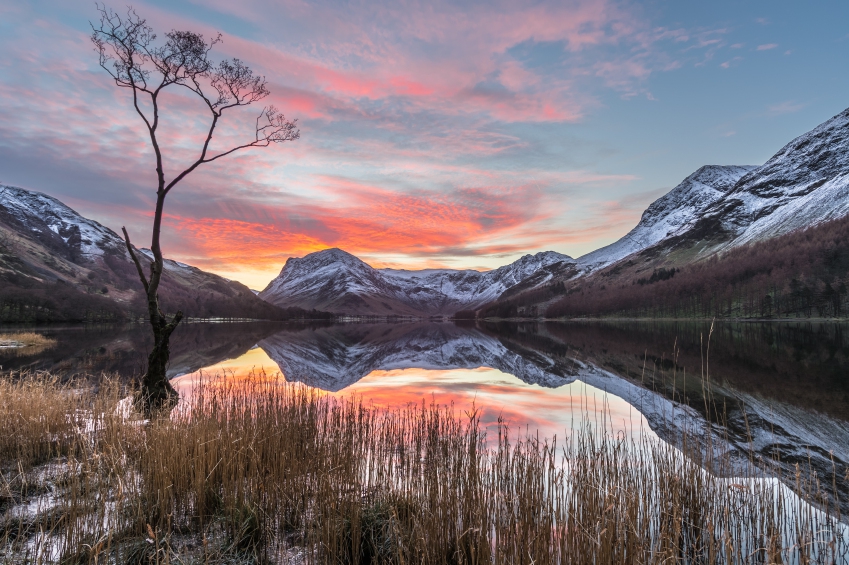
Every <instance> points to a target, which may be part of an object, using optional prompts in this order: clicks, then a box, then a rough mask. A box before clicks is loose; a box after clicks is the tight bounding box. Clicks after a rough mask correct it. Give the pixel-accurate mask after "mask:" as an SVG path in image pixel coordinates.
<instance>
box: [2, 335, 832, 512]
mask: <svg viewBox="0 0 849 565" xmlns="http://www.w3.org/2000/svg"><path fill="white" fill-rule="evenodd" d="M44 333H46V334H48V335H50V336H51V337H53V338H54V339H56V341H57V345H56V346H55V347H54V348H52V349H49V350H44V351H32V352H26V351H17V352H12V351H8V350H7V351H2V352H0V366H2V368H3V369H5V370H9V369H11V370H22V369H29V370H33V371H35V370H48V371H51V372H54V373H58V374H60V375H67V376H72V375H74V374H80V373H86V374H92V373H94V374H100V373H117V374H120V375H122V376H125V377H127V378H130V377H132V375H136V374H139V373H140V372H141V370H142V368H143V366H144V360H145V354H146V350H147V347H149V336H148V334H147V328H146V327H145V326H139V325H135V326H127V327H107V326H89V327H68V328H56V327H52V328H45V329H44ZM260 371H262V372H264V373H265V374H266V375H271V376H275V375H277V376H278V378H280V379H283V380H286V381H289V382H300V383H303V384H304V385H307V386H310V387H315V388H317V389H320V390H321V391H325V392H326V393H327V394H336V395H350V394H356V395H359V396H360V397H361V398H362V399H364V400H365V401H367V402H372V403H374V404H376V405H382V406H400V405H405V404H407V403H410V402H416V403H420V402H422V401H424V402H432V401H433V402H437V403H440V404H453V405H454V407H455V410H456V411H457V412H458V413H462V412H464V411H469V410H472V409H478V410H480V411H481V412H482V415H483V417H482V420H483V422H484V423H485V424H488V425H491V424H493V423H494V422H496V421H498V420H499V419H502V420H503V421H506V422H507V423H508V424H509V425H510V426H511V428H512V429H514V430H518V429H521V430H529V431H537V430H538V431H539V434H540V435H541V436H544V437H549V438H550V437H553V436H555V435H557V436H558V437H562V436H563V435H566V434H568V431H569V430H570V429H571V428H572V427H573V426H574V425H575V423H576V422H582V421H589V422H590V423H591V425H593V426H599V427H604V428H605V429H608V430H611V431H615V432H617V433H619V432H624V433H628V434H634V433H649V434H656V435H657V436H659V437H661V438H662V439H665V440H667V441H670V442H674V441H676V440H677V438H679V437H680V436H681V433H682V431H685V430H692V429H700V430H703V429H709V430H710V433H712V434H713V436H715V439H716V440H717V441H718V442H720V441H721V442H724V443H725V444H726V445H727V446H728V448H729V449H731V450H737V451H738V452H740V453H741V454H751V453H753V452H754V453H755V454H758V455H761V456H764V457H775V456H779V457H780V459H781V462H782V466H783V467H785V468H786V470H787V471H792V468H793V466H794V465H795V464H796V463H801V464H804V465H811V466H813V467H814V468H816V469H817V470H818V471H820V472H821V473H822V474H823V475H824V476H829V477H830V476H831V475H832V469H833V467H832V465H833V463H832V457H833V458H834V464H836V465H837V466H838V468H843V469H845V468H846V466H847V464H849V326H846V325H840V324H812V323H802V322H799V323H717V324H715V325H714V326H711V325H710V324H705V323H655V322H639V323H637V322H634V323H602V322H585V323H521V324H517V323H503V324H486V323H478V324H469V325H460V324H454V323H428V322H421V323H397V324H386V323H384V324H379V323H375V324H353V323H352V324H339V325H286V324H271V323H230V324H184V325H182V326H180V328H178V330H177V332H176V333H175V334H174V338H173V345H172V356H171V364H170V369H169V376H171V377H172V379H173V382H174V384H175V386H177V387H178V388H179V389H181V390H182V391H183V392H184V393H188V392H189V391H190V390H191V388H192V385H193V383H194V382H196V381H198V380H199V379H205V378H212V377H214V376H215V375H222V374H226V375H227V376H228V378H247V377H248V376H249V375H250V374H251V373H252V372H253V373H257V372H260ZM839 490H841V491H843V493H844V496H843V498H844V499H849V478H847V479H846V480H842V484H840V485H839Z"/></svg>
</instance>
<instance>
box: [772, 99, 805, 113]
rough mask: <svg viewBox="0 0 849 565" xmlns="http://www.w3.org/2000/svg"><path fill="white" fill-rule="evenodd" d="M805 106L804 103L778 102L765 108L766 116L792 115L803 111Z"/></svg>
mask: <svg viewBox="0 0 849 565" xmlns="http://www.w3.org/2000/svg"><path fill="white" fill-rule="evenodd" d="M805 106H807V104H804V103H796V102H792V101H790V100H787V101H785V102H779V103H777V104H772V105H771V106H769V107H767V114H768V115H770V116H781V115H784V114H793V113H795V112H798V111H799V110H801V109H803V108H804V107H805Z"/></svg>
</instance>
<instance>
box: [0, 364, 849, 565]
mask: <svg viewBox="0 0 849 565" xmlns="http://www.w3.org/2000/svg"><path fill="white" fill-rule="evenodd" d="M126 392H127V391H124V390H121V388H120V387H119V386H118V385H117V384H109V383H106V384H104V385H101V386H99V387H98V388H97V389H94V388H78V389H73V390H72V389H69V388H67V387H63V386H61V385H59V384H58V383H57V382H56V381H53V380H49V379H44V378H24V379H20V378H18V379H6V380H0V399H2V400H0V425H2V426H3V428H2V429H3V430H4V431H5V430H7V429H11V428H7V425H13V426H16V427H15V428H14V429H15V430H17V433H16V434H15V437H14V438H9V437H0V468H2V476H3V479H2V482H0V489H5V490H3V491H2V492H4V493H6V494H2V495H0V496H3V497H5V498H0V516H2V517H0V544H2V546H0V547H2V549H0V551H2V552H3V553H2V555H4V556H5V560H6V561H8V562H22V563H23V562H26V563H47V562H68V563H70V562H75V563H106V562H110V563H111V562H115V563H127V562H131V563H157V564H158V563H189V562H197V563H224V562H277V563H287V562H289V563H333V564H348V563H352V564H353V563H398V564H412V563H428V564H429V563H434V564H469V565H476V564H484V563H486V564H502V563H504V564H507V563H511V564H513V563H515V564H527V565H531V564H540V565H544V564H555V563H558V564H566V563H613V564H618V563H621V564H626V563H652V564H654V563H657V564H661V563H729V564H737V563H786V562H799V563H817V562H822V563H846V562H847V560H849V531H847V527H846V525H845V523H843V522H841V520H840V518H841V517H840V516H838V515H834V514H833V512H832V511H831V507H828V508H825V507H822V505H820V504H819V503H820V502H821V501H822V500H824V498H823V495H824V489H825V488H826V487H823V486H820V485H824V484H827V481H825V478H824V477H823V478H818V477H811V476H808V475H806V472H805V470H802V469H800V470H799V476H798V491H799V495H797V494H793V493H792V492H791V491H790V489H789V488H787V487H786V486H784V485H783V484H782V483H781V482H779V481H778V480H776V479H775V478H774V477H759V478H752V477H738V478H734V479H728V478H718V477H716V476H714V475H712V474H711V473H709V472H707V471H706V470H705V469H710V468H713V466H712V465H711V464H709V463H710V461H708V460H707V459H708V458H711V457H713V454H712V453H713V451H712V450H711V451H710V452H707V453H706V452H704V451H703V450H701V449H697V448H692V449H691V448H689V447H687V446H688V445H692V446H697V445H701V444H700V443H699V442H698V441H690V442H682V446H683V448H682V449H678V448H675V447H672V446H670V445H668V444H665V443H663V442H660V441H659V440H657V439H656V438H654V436H653V435H651V434H645V435H643V436H638V437H637V438H636V439H635V438H634V436H632V435H624V434H616V433H614V432H613V431H612V430H605V429H600V428H599V426H598V425H597V424H596V425H590V424H589V423H587V424H586V425H578V426H577V427H576V429H574V430H567V433H568V435H567V436H566V437H564V438H562V439H561V441H560V442H555V441H553V440H552V441H548V440H545V439H541V438H538V437H536V436H535V435H532V434H528V433H517V432H514V431H512V430H510V429H509V428H508V427H507V426H506V425H505V424H504V423H500V424H499V425H498V426H497V427H496V429H495V430H494V431H491V432H490V435H489V437H487V434H486V431H485V428H484V427H483V426H482V424H481V422H480V421H479V419H478V414H477V413H476V412H475V411H473V410H472V411H469V412H460V413H458V412H457V411H455V410H454V409H453V408H452V407H446V406H437V405H433V404H426V403H422V404H419V405H409V406H405V407H402V408H397V409H382V408H375V407H373V406H370V405H368V404H367V403H365V402H363V400H362V399H359V398H334V397H332V396H328V395H325V394H323V393H321V392H318V391H316V390H313V389H309V388H306V387H303V386H299V385H292V384H286V383H279V382H277V381H276V380H274V379H270V378H267V377H265V376H264V375H255V376H254V378H252V379H247V380H239V381H235V380H232V379H225V378H221V379H218V380H213V381H207V382H204V383H202V384H200V385H198V386H197V388H196V389H195V390H193V391H192V394H191V395H190V396H187V401H186V403H185V404H184V405H182V406H180V407H178V409H177V410H175V411H174V412H173V413H172V414H171V415H170V416H166V415H163V417H160V418H156V419H153V420H151V421H149V422H142V421H140V420H138V419H137V418H135V417H134V416H133V415H132V414H131V413H129V412H128V411H127V410H126V408H127V405H126V401H125V400H122V398H123V396H124V394H126ZM42 414H43V415H45V417H44V418H41V417H40V415H42ZM7 435H9V434H6V433H4V434H2V436H7ZM840 471H841V470H836V472H840ZM820 481H822V482H820ZM24 483H26V484H28V485H30V488H28V490H22V489H20V488H19V487H20V485H21V484H24ZM3 485H5V486H3ZM811 503H814V504H811Z"/></svg>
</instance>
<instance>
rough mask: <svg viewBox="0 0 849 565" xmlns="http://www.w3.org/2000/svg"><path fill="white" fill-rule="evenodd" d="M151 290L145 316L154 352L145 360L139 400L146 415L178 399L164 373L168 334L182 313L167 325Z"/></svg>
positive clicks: (172, 403)
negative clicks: (150, 332) (147, 318)
mask: <svg viewBox="0 0 849 565" xmlns="http://www.w3.org/2000/svg"><path fill="white" fill-rule="evenodd" d="M151 291H152V292H153V293H154V294H153V296H148V313H149V314H150V325H151V328H152V330H153V349H152V350H151V352H150V355H148V357H147V372H146V373H145V374H144V377H142V383H141V384H142V388H141V399H140V400H141V402H142V406H143V408H144V411H145V413H146V414H147V415H150V414H151V413H153V412H155V411H157V410H161V409H163V408H168V407H170V406H173V405H174V404H176V402H177V400H178V398H179V395H178V394H177V391H176V390H174V387H173V386H171V383H170V382H168V376H167V375H166V374H165V370H166V369H167V367H168V358H169V357H170V355H171V349H170V340H171V334H172V333H173V332H174V330H175V329H177V325H178V324H179V323H180V320H181V319H182V318H183V313H182V312H177V313H176V314H175V315H174V318H173V319H172V320H171V321H170V322H168V321H167V320H166V318H165V315H164V314H163V313H162V311H161V310H160V309H159V297H158V296H157V295H156V294H155V292H156V291H155V289H151Z"/></svg>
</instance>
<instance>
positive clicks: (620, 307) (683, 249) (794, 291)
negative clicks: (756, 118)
mask: <svg viewBox="0 0 849 565" xmlns="http://www.w3.org/2000/svg"><path fill="white" fill-rule="evenodd" d="M847 233H849V109H847V110H845V111H843V112H841V113H840V114H838V115H837V116H834V117H833V118H831V119H829V120H828V121H826V122H824V123H823V124H821V125H819V126H817V127H816V128H814V129H813V130H811V131H810V132H808V133H805V134H803V135H801V136H799V137H797V138H796V139H794V140H793V141H791V142H790V143H788V144H787V145H785V146H784V147H783V148H782V149H781V150H780V151H778V152H777V153H776V154H775V155H774V156H773V157H772V158H770V159H769V160H768V161H767V162H766V163H765V164H763V165H761V166H759V167H743V166H738V167H720V166H708V167H702V168H701V169H699V170H698V171H696V172H695V173H693V174H692V175H690V176H689V177H687V178H686V179H685V180H684V181H683V182H682V183H681V184H680V185H678V186H677V187H675V188H674V189H673V190H672V191H671V192H669V193H668V194H666V195H664V196H663V197H661V198H660V199H658V200H657V201H655V202H654V203H652V204H651V206H649V207H648V209H647V210H646V211H645V213H644V214H643V216H642V218H641V220H640V222H639V224H638V225H637V226H636V227H635V228H634V229H633V230H631V232H629V233H628V234H627V235H626V236H625V237H623V238H622V239H620V240H618V241H616V242H615V243H613V244H611V245H609V246H607V247H604V248H602V249H599V250H597V251H594V252H592V253H589V254H587V255H584V256H583V257H580V258H578V261H577V266H576V273H577V274H576V275H574V276H571V277H568V276H554V277H552V278H551V279H550V280H549V284H548V285H546V287H545V288H539V287H536V288H535V287H532V286H527V287H526V288H522V289H521V290H522V291H521V292H510V293H505V294H503V295H502V296H501V297H499V300H496V301H494V302H493V303H491V304H489V305H487V306H485V307H483V308H481V309H480V311H479V315H484V316H496V317H511V316H540V315H545V316H554V317H560V316H566V317H576V316H577V317H584V316H610V315H617V316H626V317H633V316H636V317H644V316H661V317H680V316H685V317H690V316H695V317H703V316H706V317H714V316H716V317H743V318H752V317H756V318H757V317H760V318H770V317H800V316H801V317H811V316H818V317H825V318H830V317H844V316H846V313H847V312H849V290H847V288H849V287H848V286H847V285H849V242H847V235H846V234H847ZM558 295H559V296H558Z"/></svg>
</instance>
